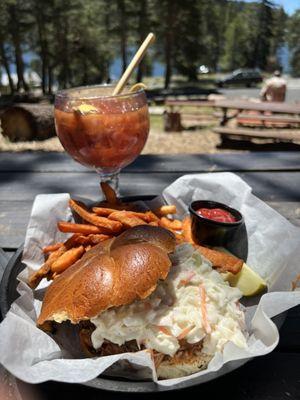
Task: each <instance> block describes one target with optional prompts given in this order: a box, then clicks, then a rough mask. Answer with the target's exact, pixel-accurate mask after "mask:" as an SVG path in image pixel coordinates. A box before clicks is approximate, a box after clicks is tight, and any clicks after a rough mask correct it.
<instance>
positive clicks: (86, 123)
mask: <svg viewBox="0 0 300 400" xmlns="http://www.w3.org/2000/svg"><path fill="white" fill-rule="evenodd" d="M112 90H113V88H112V87H110V86H102V87H101V86H100V87H97V86H94V87H91V88H88V87H87V88H78V89H70V90H68V91H63V92H61V94H58V95H57V96H56V101H55V123H56V131H57V135H58V137H59V139H60V141H61V143H62V145H63V147H64V148H65V150H66V151H67V152H68V153H69V154H70V155H71V156H72V157H73V158H74V159H75V160H76V161H78V162H80V163H81V164H83V165H86V166H89V167H94V168H96V169H97V170H99V171H100V172H101V173H104V174H111V173H115V172H117V171H118V170H120V169H121V168H123V167H125V166H126V165H128V164H130V163H131V162H132V161H133V160H134V159H135V158H136V157H137V156H138V155H139V154H140V153H141V151H142V149H143V147H144V145H145V143H146V140H147V137H148V132H149V115H148V107H147V99H146V96H145V93H144V91H138V92H135V93H127V94H126V92H125V94H122V95H119V96H114V97H112V96H111V93H112Z"/></svg>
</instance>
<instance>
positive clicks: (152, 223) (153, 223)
mask: <svg viewBox="0 0 300 400" xmlns="http://www.w3.org/2000/svg"><path fill="white" fill-rule="evenodd" d="M149 225H151V226H158V222H157V221H152V222H149Z"/></svg>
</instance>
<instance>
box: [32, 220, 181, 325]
mask: <svg viewBox="0 0 300 400" xmlns="http://www.w3.org/2000/svg"><path fill="white" fill-rule="evenodd" d="M174 249H175V236H174V235H173V233H171V232H170V231H168V230H166V229H164V228H160V227H154V226H149V225H141V226H137V227H134V228H131V229H128V230H127V231H125V232H124V233H122V234H121V235H120V236H118V237H117V238H115V239H109V240H106V241H105V242H102V243H100V244H98V245H97V246H95V247H93V248H92V249H91V250H89V251H87V252H86V253H85V254H84V255H83V257H82V258H81V259H80V260H79V261H77V262H76V263H75V264H74V265H72V266H71V267H70V268H68V269H67V270H66V271H65V272H64V273H63V274H61V275H60V276H59V277H58V278H56V279H55V280H54V281H53V283H52V284H51V285H50V286H49V287H48V289H47V291H46V294H45V297H44V301H43V305H42V310H41V314H40V316H39V318H38V321H37V324H38V325H39V326H42V325H43V324H44V323H45V322H46V321H56V322H58V323H60V322H63V321H67V320H69V321H71V323H73V324H76V323H79V322H80V321H83V320H89V319H91V318H94V317H96V316H97V315H99V314H100V313H101V312H103V311H105V310H107V309H108V308H110V307H118V306H122V305H125V304H130V303H132V302H133V301H134V300H138V299H144V298H146V297H148V296H149V295H150V294H151V293H152V292H153V291H154V290H155V288H156V286H157V284H158V281H159V280H160V279H165V278H166V277H167V275H168V273H169V270H170V267H171V260H170V258H169V256H168V254H169V253H170V252H172V251H173V250H174Z"/></svg>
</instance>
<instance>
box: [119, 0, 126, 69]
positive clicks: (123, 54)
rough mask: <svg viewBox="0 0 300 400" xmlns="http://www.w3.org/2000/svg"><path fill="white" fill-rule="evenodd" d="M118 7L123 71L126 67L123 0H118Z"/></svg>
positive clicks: (124, 9) (124, 8)
mask: <svg viewBox="0 0 300 400" xmlns="http://www.w3.org/2000/svg"><path fill="white" fill-rule="evenodd" d="M118 8H119V17H120V19H119V21H120V38H121V43H120V44H121V59H122V72H124V71H125V70H126V68H127V16H126V7H125V2H124V0H118Z"/></svg>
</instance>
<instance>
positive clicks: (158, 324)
mask: <svg viewBox="0 0 300 400" xmlns="http://www.w3.org/2000/svg"><path fill="white" fill-rule="evenodd" d="M185 246H186V245H185ZM180 253H181V254H182V253H185V254H187V257H180ZM178 254H179V257H178V258H177V263H176V264H175V265H174V266H173V267H172V269H171V272H170V273H169V275H168V277H167V279H166V280H165V281H162V282H160V283H159V284H158V286H157V288H156V290H155V291H154V293H152V294H151V295H150V296H149V297H148V298H147V299H145V300H138V301H135V302H133V303H132V304H130V305H126V306H122V307H118V308H111V309H109V310H107V311H105V312H103V313H101V314H100V315H99V316H97V317H96V318H93V319H91V322H92V323H93V324H94V325H95V327H96V329H95V330H94V331H93V333H92V343H93V346H94V348H95V349H98V348H100V347H101V346H102V343H103V341H104V340H105V339H106V340H109V341H111V342H113V343H116V344H118V345H122V344H124V343H125V342H127V341H130V340H136V341H137V343H138V345H141V344H143V345H144V346H145V347H146V348H149V349H154V350H156V351H158V352H160V353H163V354H167V355H170V356H173V355H174V354H175V353H176V351H177V350H178V349H179V348H180V342H179V339H181V338H182V335H184V339H185V340H186V341H187V342H188V343H197V342H199V341H200V340H202V339H203V352H204V353H207V354H215V352H216V351H222V349H223V347H224V345H225V344H226V343H227V342H228V341H231V342H233V343H234V344H236V345H237V346H238V347H241V348H245V347H247V343H246V337H245V334H244V331H245V322H244V313H243V311H242V310H241V308H240V305H239V303H238V300H239V299H240V298H241V296H242V293H241V292H240V290H239V289H237V288H233V287H230V286H229V284H228V283H227V282H225V281H224V280H223V277H222V275H221V274H220V273H218V272H217V271H215V270H213V269H212V267H211V264H210V262H209V261H207V260H206V259H205V258H204V257H202V256H201V254H200V253H199V252H198V251H189V252H188V253H186V250H185V251H182V246H179V248H178ZM201 290H202V292H201ZM203 299H205V301H204V302H203ZM187 328H189V329H187ZM180 335H181V336H180ZM178 337H179V339H178Z"/></svg>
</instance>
